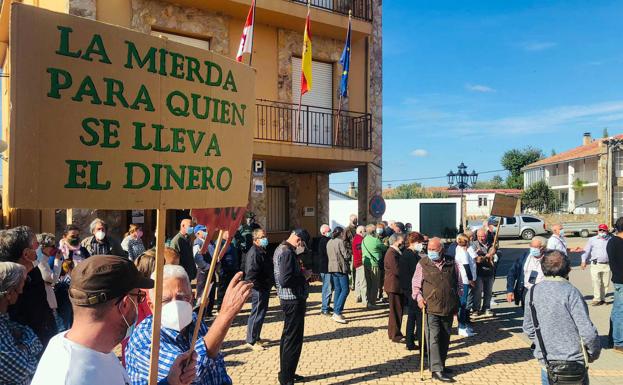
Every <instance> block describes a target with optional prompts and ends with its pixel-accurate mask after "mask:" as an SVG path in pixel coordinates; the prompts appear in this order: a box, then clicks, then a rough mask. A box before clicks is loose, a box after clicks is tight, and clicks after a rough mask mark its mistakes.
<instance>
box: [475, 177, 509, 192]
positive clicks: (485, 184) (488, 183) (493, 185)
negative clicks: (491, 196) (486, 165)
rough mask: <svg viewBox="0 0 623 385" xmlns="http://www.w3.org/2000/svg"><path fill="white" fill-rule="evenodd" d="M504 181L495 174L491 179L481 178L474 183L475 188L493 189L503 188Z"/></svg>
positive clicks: (504, 185)
mask: <svg viewBox="0 0 623 385" xmlns="http://www.w3.org/2000/svg"><path fill="white" fill-rule="evenodd" d="M505 187H506V183H504V179H502V177H501V176H499V175H495V176H494V177H493V178H491V180H482V181H478V182H476V184H474V189H475V190H495V189H501V188H505Z"/></svg>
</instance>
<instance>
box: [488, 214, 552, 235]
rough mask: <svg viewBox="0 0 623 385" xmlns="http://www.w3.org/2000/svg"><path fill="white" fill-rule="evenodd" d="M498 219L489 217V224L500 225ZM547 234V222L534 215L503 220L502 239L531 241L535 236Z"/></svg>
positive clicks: (501, 226) (501, 227) (522, 215)
mask: <svg viewBox="0 0 623 385" xmlns="http://www.w3.org/2000/svg"><path fill="white" fill-rule="evenodd" d="M498 219H499V218H498V217H489V219H488V223H491V224H492V225H494V226H496V228H497V225H498ZM541 234H547V228H546V225H545V222H544V221H543V220H542V219H540V218H537V217H535V216H533V215H528V214H521V215H516V216H514V217H510V218H502V224H501V225H500V236H499V237H500V238H523V239H526V240H530V239H532V238H534V236H535V235H541Z"/></svg>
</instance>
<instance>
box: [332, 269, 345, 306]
mask: <svg viewBox="0 0 623 385" xmlns="http://www.w3.org/2000/svg"><path fill="white" fill-rule="evenodd" d="M331 281H332V282H333V289H334V291H335V296H334V297H333V306H334V308H333V314H337V315H342V310H344V304H345V303H346V297H347V296H348V292H349V290H350V288H349V287H348V274H342V273H331Z"/></svg>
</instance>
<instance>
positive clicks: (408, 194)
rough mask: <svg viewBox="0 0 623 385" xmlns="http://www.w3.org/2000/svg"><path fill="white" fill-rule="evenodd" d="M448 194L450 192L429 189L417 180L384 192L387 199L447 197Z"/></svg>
mask: <svg viewBox="0 0 623 385" xmlns="http://www.w3.org/2000/svg"><path fill="white" fill-rule="evenodd" d="M447 196H448V194H446V193H444V192H442V191H430V190H427V189H426V188H424V187H423V186H422V184H421V183H417V182H413V183H408V184H401V185H399V186H396V187H395V188H393V189H388V190H385V191H384V192H383V198H385V199H414V198H446V197H447Z"/></svg>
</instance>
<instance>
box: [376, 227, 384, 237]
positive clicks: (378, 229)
mask: <svg viewBox="0 0 623 385" xmlns="http://www.w3.org/2000/svg"><path fill="white" fill-rule="evenodd" d="M376 233H377V234H378V235H381V234H383V229H382V228H380V227H377V228H376Z"/></svg>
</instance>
